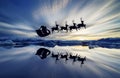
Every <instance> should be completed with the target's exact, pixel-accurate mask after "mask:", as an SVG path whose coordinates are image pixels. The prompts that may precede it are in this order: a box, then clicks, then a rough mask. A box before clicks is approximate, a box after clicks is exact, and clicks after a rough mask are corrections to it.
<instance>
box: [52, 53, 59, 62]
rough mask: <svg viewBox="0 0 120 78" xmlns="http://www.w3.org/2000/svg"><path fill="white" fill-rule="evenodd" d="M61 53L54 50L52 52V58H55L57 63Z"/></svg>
mask: <svg viewBox="0 0 120 78" xmlns="http://www.w3.org/2000/svg"><path fill="white" fill-rule="evenodd" d="M59 55H60V54H59V53H58V54H54V53H53V52H52V56H51V57H52V58H55V63H57V61H58V60H59Z"/></svg>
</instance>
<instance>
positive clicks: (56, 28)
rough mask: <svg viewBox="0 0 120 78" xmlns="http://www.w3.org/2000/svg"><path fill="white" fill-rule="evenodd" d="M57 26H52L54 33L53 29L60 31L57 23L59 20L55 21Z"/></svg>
mask: <svg viewBox="0 0 120 78" xmlns="http://www.w3.org/2000/svg"><path fill="white" fill-rule="evenodd" d="M55 24H56V27H52V28H51V29H52V33H53V31H55V30H57V31H58V32H59V25H58V24H57V22H56V21H55Z"/></svg>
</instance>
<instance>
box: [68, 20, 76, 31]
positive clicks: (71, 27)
mask: <svg viewBox="0 0 120 78" xmlns="http://www.w3.org/2000/svg"><path fill="white" fill-rule="evenodd" d="M72 22H73V26H70V27H69V28H70V31H72V29H76V30H77V26H76V23H74V20H73V21H72Z"/></svg>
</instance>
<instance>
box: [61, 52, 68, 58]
mask: <svg viewBox="0 0 120 78" xmlns="http://www.w3.org/2000/svg"><path fill="white" fill-rule="evenodd" d="M60 55H61V57H60V58H63V59H64V58H65V60H68V53H67V52H66V54H64V55H62V53H61V54H60Z"/></svg>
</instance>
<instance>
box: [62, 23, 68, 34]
mask: <svg viewBox="0 0 120 78" xmlns="http://www.w3.org/2000/svg"><path fill="white" fill-rule="evenodd" d="M61 30H66V32H68V24H67V21H66V22H65V27H63V26H61Z"/></svg>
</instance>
